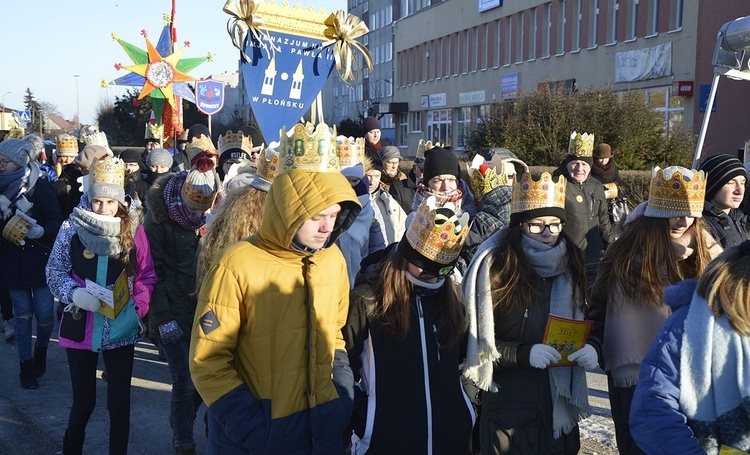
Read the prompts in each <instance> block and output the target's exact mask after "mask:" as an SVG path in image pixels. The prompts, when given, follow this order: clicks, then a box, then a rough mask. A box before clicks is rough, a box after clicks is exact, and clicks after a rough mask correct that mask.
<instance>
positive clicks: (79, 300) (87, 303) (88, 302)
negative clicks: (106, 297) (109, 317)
mask: <svg viewBox="0 0 750 455" xmlns="http://www.w3.org/2000/svg"><path fill="white" fill-rule="evenodd" d="M73 304H74V305H75V306H77V307H78V308H80V309H82V310H86V311H98V310H99V308H101V306H102V304H101V302H99V299H97V298H96V297H94V296H93V295H91V294H89V293H88V291H87V290H86V288H76V290H75V291H73Z"/></svg>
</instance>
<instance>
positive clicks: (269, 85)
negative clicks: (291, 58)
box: [260, 56, 276, 96]
mask: <svg viewBox="0 0 750 455" xmlns="http://www.w3.org/2000/svg"><path fill="white" fill-rule="evenodd" d="M275 81H276V57H275V56H274V57H272V58H271V61H270V62H269V63H268V68H266V75H265V77H264V78H263V87H262V88H261V90H260V93H261V94H262V95H267V96H271V95H273V84H274V82H275Z"/></svg>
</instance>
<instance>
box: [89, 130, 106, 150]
mask: <svg viewBox="0 0 750 455" xmlns="http://www.w3.org/2000/svg"><path fill="white" fill-rule="evenodd" d="M83 142H84V143H85V144H86V145H101V146H102V147H107V148H109V142H108V141H107V135H106V134H104V131H97V132H95V133H91V134H84V136H83Z"/></svg>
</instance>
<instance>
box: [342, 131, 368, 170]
mask: <svg viewBox="0 0 750 455" xmlns="http://www.w3.org/2000/svg"><path fill="white" fill-rule="evenodd" d="M336 142H337V143H338V147H337V150H338V155H339V166H341V169H343V168H346V167H352V166H356V165H357V164H362V163H364V162H365V140H364V138H361V137H358V138H356V139H355V138H353V137H346V136H339V137H338V138H337V141H336Z"/></svg>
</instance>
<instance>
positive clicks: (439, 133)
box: [427, 109, 453, 146]
mask: <svg viewBox="0 0 750 455" xmlns="http://www.w3.org/2000/svg"><path fill="white" fill-rule="evenodd" d="M452 122H453V120H452V116H451V110H450V109H437V110H434V111H427V140H430V141H432V143H433V144H434V143H435V142H440V143H441V144H443V145H444V146H452V145H453V126H452Z"/></svg>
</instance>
